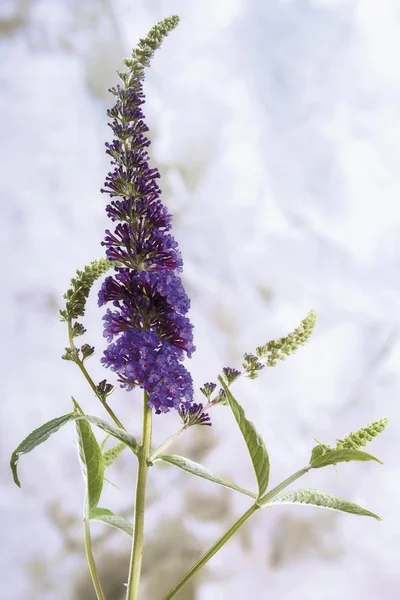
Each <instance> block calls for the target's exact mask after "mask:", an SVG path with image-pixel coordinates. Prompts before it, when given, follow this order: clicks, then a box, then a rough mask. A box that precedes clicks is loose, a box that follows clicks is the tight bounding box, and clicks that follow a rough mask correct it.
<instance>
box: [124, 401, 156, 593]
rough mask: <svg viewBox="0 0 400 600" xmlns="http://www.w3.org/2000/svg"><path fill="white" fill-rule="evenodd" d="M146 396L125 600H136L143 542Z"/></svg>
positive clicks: (147, 442) (148, 414) (148, 425)
mask: <svg viewBox="0 0 400 600" xmlns="http://www.w3.org/2000/svg"><path fill="white" fill-rule="evenodd" d="M148 400H149V398H148V395H147V392H145V393H144V408H143V435H142V446H141V448H140V451H139V454H138V460H139V471H138V478H137V484H136V504H135V529H134V534H133V542H132V552H131V560H130V565H129V579H128V589H127V592H126V600H138V597H139V582H140V573H141V570H142V558H143V542H144V512H145V502H146V481H147V471H148V469H149V465H148V462H147V461H148V458H149V456H150V449H151V417H152V414H151V408H150V407H149V406H148Z"/></svg>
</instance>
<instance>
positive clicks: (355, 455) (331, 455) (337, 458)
mask: <svg viewBox="0 0 400 600" xmlns="http://www.w3.org/2000/svg"><path fill="white" fill-rule="evenodd" d="M351 460H359V461H368V460H375V461H376V462H378V463H380V464H382V461H380V460H379V459H378V458H376V457H375V456H372V455H371V454H367V453H366V452H361V451H360V450H331V451H330V452H327V453H326V454H322V455H321V456H318V457H317V458H314V459H312V460H311V462H310V466H311V468H312V469H321V468H322V467H327V466H328V465H336V463H339V462H350V461H351Z"/></svg>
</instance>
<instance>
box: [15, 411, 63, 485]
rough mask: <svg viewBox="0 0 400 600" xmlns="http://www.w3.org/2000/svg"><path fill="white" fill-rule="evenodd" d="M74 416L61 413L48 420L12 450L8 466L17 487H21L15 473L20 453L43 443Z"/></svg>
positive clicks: (25, 452)
mask: <svg viewBox="0 0 400 600" xmlns="http://www.w3.org/2000/svg"><path fill="white" fill-rule="evenodd" d="M74 418H75V414H74V413H68V414H67V415H63V416H62V417H57V418H56V419H52V420H51V421H48V422H47V423H45V424H44V425H42V426H41V427H38V428H37V429H35V430H34V431H32V433H30V434H29V435H28V437H26V438H25V439H24V440H23V441H22V442H21V443H20V445H19V446H18V448H16V449H15V450H14V452H13V453H12V455H11V461H10V467H11V470H12V473H13V478H14V482H15V483H16V484H17V486H18V487H21V483H20V481H19V479H18V473H17V466H18V460H19V458H20V456H22V454H27V453H28V452H30V451H31V450H33V449H34V448H36V446H39V445H40V444H43V442H45V441H46V440H47V439H48V438H49V437H50V436H51V435H52V434H53V433H55V432H56V431H58V430H59V429H60V427H62V426H63V425H65V424H66V423H68V422H69V421H71V420H73V419H74Z"/></svg>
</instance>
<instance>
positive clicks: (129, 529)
mask: <svg viewBox="0 0 400 600" xmlns="http://www.w3.org/2000/svg"><path fill="white" fill-rule="evenodd" d="M89 517H90V519H91V520H92V521H99V522H100V523H105V524H106V525H110V527H114V528H115V529H119V530H120V531H124V532H125V533H127V534H128V535H130V536H132V535H133V526H132V523H130V522H129V521H127V520H126V519H124V518H123V517H118V516H117V515H115V514H114V513H113V512H112V511H111V510H108V508H95V509H94V510H92V511H91V513H90V515H89Z"/></svg>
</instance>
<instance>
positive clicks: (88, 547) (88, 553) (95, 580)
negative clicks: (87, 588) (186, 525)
mask: <svg viewBox="0 0 400 600" xmlns="http://www.w3.org/2000/svg"><path fill="white" fill-rule="evenodd" d="M83 523H84V531H85V550H86V558H87V561H88V565H89V571H90V576H91V578H92V582H93V587H94V589H95V592H96V597H97V600H105V597H104V595H103V590H102V589H101V585H100V581H99V576H98V574H97V568H96V563H95V561H94V556H93V552H92V538H91V536H90V528H89V519H87V518H86V517H85V519H84V521H83Z"/></svg>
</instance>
